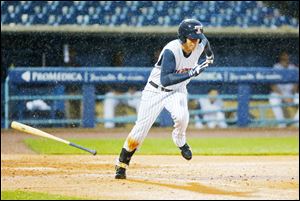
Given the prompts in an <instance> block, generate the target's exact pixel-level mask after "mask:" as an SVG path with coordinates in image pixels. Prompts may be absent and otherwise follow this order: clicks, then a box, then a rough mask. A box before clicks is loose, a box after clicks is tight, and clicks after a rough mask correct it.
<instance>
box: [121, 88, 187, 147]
mask: <svg viewBox="0 0 300 201" xmlns="http://www.w3.org/2000/svg"><path fill="white" fill-rule="evenodd" d="M163 108H166V109H167V110H168V111H169V112H170V113H171V117H172V119H173V121H174V130H173V132H172V138H173V141H174V143H175V144H176V145H177V146H178V147H182V146H183V145H184V144H185V143H186V135H185V132H186V129H187V126H188V122H189V112H188V104H187V93H184V92H177V91H172V92H163V91H160V92H153V91H148V90H144V91H143V94H142V97H141V102H140V107H139V111H138V115H137V121H136V122H135V125H134V127H133V129H132V130H131V132H130V133H129V135H128V137H127V139H126V141H125V143H124V146H123V148H125V149H126V150H127V151H133V150H134V149H136V148H137V149H138V148H139V147H140V146H141V144H142V143H143V141H144V139H145V138H146V136H147V134H148V132H149V130H150V128H151V126H152V125H153V123H154V122H155V120H156V118H157V116H158V115H159V114H160V112H161V111H162V110H163Z"/></svg>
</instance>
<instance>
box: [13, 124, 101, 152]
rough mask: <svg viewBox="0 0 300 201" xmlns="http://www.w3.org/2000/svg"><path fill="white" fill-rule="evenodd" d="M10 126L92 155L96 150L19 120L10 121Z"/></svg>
mask: <svg viewBox="0 0 300 201" xmlns="http://www.w3.org/2000/svg"><path fill="white" fill-rule="evenodd" d="M11 127H12V128H13V129H16V130H18V131H21V132H25V133H28V134H31V135H37V136H40V137H45V138H49V139H52V140H55V141H58V142H62V143H65V144H67V145H70V146H72V147H76V148H78V149H81V150H84V151H87V152H89V153H91V154H93V155H96V154H97V152H96V150H91V149H88V148H85V147H82V146H80V145H77V144H75V143H72V142H69V141H67V140H64V139H62V138H59V137H56V136H54V135H51V134H49V133H46V132H44V131H42V130H39V129H37V128H33V127H31V126H28V125H25V124H22V123H20V122H17V121H13V122H12V123H11Z"/></svg>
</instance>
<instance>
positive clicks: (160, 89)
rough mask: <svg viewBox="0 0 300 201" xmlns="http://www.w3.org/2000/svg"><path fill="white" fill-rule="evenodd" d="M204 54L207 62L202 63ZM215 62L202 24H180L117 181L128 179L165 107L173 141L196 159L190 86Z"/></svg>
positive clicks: (152, 81)
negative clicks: (190, 137)
mask: <svg viewBox="0 0 300 201" xmlns="http://www.w3.org/2000/svg"><path fill="white" fill-rule="evenodd" d="M203 51H204V52H205V54H206V60H205V62H203V63H201V64H198V63H199V58H200V56H201V54H202V52H203ZM213 60H214V55H213V52H212V50H211V47H210V44H209V42H208V40H207V38H206V37H205V35H204V34H203V26H202V24H201V23H200V22H199V21H198V20H195V19H186V20H183V21H182V22H181V23H180V25H179V29H178V39H176V40H173V41H171V42H169V43H168V44H167V45H166V46H165V47H164V48H163V50H162V51H161V53H160V55H159V58H158V61H157V62H156V64H155V66H154V68H153V70H152V71H151V74H150V76H149V78H148V82H147V84H146V86H145V88H144V90H143V92H142V97H141V102H140V107H139V110H138V116H137V121H136V123H135V126H134V127H133V129H132V130H131V132H130V133H129V135H128V137H127V139H126V141H125V143H124V145H123V148H122V150H121V153H120V156H119V158H118V160H117V164H116V166H115V168H116V175H115V178H116V179H126V168H127V167H128V166H129V162H130V160H131V157H132V155H133V154H134V152H135V151H136V150H137V149H138V148H139V147H140V146H141V144H142V142H143V140H144V139H145V137H146V135H147V134H148V132H149V130H150V128H151V126H152V124H153V123H154V121H155V120H156V118H157V116H158V115H159V114H160V112H161V111H162V110H163V108H166V109H167V110H168V111H169V112H170V113H171V116H172V119H173V121H174V130H173V132H172V138H173V141H174V143H175V145H176V146H177V147H178V148H179V149H180V150H181V155H182V156H183V157H184V158H185V159H186V160H191V159H192V152H191V149H190V147H189V145H188V144H187V143H186V129H187V126H188V122H189V112H188V104H187V89H186V85H187V84H188V83H189V82H190V80H191V78H194V77H196V76H198V75H199V74H200V73H201V72H203V70H204V69H205V68H207V67H208V65H209V64H212V63H213Z"/></svg>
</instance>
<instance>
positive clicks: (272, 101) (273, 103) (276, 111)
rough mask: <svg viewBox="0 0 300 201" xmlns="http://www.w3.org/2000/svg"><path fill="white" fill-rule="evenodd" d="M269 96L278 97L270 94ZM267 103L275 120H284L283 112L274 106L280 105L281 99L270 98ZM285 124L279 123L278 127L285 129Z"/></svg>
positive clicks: (276, 94) (275, 94)
mask: <svg viewBox="0 0 300 201" xmlns="http://www.w3.org/2000/svg"><path fill="white" fill-rule="evenodd" d="M270 95H271V96H279V94H278V93H271V94H270ZM269 102H270V104H271V106H273V107H272V110H273V113H274V116H275V118H276V120H278V121H283V120H284V114H283V110H282V108H281V107H280V106H276V105H279V104H281V103H282V99H281V98H276V97H270V99H269ZM285 126H286V124H285V123H283V122H282V123H280V124H279V127H285Z"/></svg>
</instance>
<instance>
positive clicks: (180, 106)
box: [165, 92, 192, 160]
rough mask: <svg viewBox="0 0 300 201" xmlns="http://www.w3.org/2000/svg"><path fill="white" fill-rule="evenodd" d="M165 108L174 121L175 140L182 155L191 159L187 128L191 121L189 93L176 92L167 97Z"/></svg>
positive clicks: (173, 133) (173, 135) (173, 136)
mask: <svg viewBox="0 0 300 201" xmlns="http://www.w3.org/2000/svg"><path fill="white" fill-rule="evenodd" d="M165 108H166V109H167V110H168V111H169V112H170V113H171V117H172V119H173V121H174V130H173V132H172V138H173V142H174V143H175V144H176V145H177V146H178V147H179V148H180V149H181V154H182V156H183V157H184V158H185V159H187V160H190V159H191V158H192V152H191V150H190V147H189V146H188V145H187V143H186V129H187V126H188V123H189V112H188V104H187V94H186V93H179V92H176V93H174V94H172V95H171V96H169V97H168V98H167V99H166V104H165Z"/></svg>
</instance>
